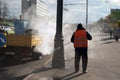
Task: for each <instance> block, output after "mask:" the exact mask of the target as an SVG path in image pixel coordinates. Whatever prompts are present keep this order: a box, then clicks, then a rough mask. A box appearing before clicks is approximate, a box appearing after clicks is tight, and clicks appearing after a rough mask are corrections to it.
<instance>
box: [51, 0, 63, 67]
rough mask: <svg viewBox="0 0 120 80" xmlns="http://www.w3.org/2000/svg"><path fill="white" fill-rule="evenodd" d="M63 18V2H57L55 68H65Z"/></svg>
mask: <svg viewBox="0 0 120 80" xmlns="http://www.w3.org/2000/svg"><path fill="white" fill-rule="evenodd" d="M62 17H63V0H57V22H56V35H55V39H54V50H55V51H54V54H53V59H52V67H53V68H65V62H64V46H63V36H62Z"/></svg>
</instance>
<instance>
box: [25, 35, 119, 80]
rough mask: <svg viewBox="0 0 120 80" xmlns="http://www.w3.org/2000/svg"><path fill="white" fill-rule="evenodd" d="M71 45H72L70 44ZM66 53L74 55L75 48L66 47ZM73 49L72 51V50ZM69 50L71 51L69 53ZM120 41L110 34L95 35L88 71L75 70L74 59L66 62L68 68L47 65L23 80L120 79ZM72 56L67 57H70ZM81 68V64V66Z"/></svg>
mask: <svg viewBox="0 0 120 80" xmlns="http://www.w3.org/2000/svg"><path fill="white" fill-rule="evenodd" d="M69 46H72V44H70V45H69ZM65 49H66V51H65V55H66V56H68V55H70V56H72V57H73V56H74V53H73V52H74V49H72V48H69V50H67V49H68V48H67V47H66V48H65ZM70 50H71V51H70ZM68 51H69V52H70V53H69V54H68ZM119 53H120V42H115V40H113V39H109V36H106V35H105V36H101V35H99V34H95V35H93V40H92V41H90V42H89V50H88V57H89V62H88V73H86V74H82V73H81V71H82V70H81V71H79V72H78V73H73V72H74V59H73V60H71V61H69V62H66V69H61V70H59V69H53V68H51V66H50V65H46V66H45V67H43V68H41V69H37V70H35V71H34V72H33V73H32V74H30V75H28V76H27V77H26V78H24V79H23V80H119V79H120V62H119V61H120V58H119V56H120V54H119ZM70 58H71V57H66V59H67V60H68V59H70ZM80 69H81V66H80Z"/></svg>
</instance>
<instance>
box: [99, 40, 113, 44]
mask: <svg viewBox="0 0 120 80" xmlns="http://www.w3.org/2000/svg"><path fill="white" fill-rule="evenodd" d="M110 43H113V41H109V42H104V43H101V44H110Z"/></svg>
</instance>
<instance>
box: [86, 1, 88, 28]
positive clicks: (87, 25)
mask: <svg viewBox="0 0 120 80" xmlns="http://www.w3.org/2000/svg"><path fill="white" fill-rule="evenodd" d="M87 26H88V0H86V29H87Z"/></svg>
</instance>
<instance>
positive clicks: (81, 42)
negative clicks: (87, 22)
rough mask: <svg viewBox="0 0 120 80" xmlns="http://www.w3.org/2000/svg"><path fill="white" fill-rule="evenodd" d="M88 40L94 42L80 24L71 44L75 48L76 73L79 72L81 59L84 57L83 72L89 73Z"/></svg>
mask: <svg viewBox="0 0 120 80" xmlns="http://www.w3.org/2000/svg"><path fill="white" fill-rule="evenodd" d="M88 40H92V36H91V35H90V34H89V33H88V32H87V31H86V30H85V29H84V28H83V26H82V24H81V23H80V24H78V26H77V30H76V31H75V32H74V33H73V35H72V37H71V42H72V43H74V48H75V73H77V72H79V64H80V58H81V57H82V72H83V73H86V72H87V63H88V54H87V50H88Z"/></svg>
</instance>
